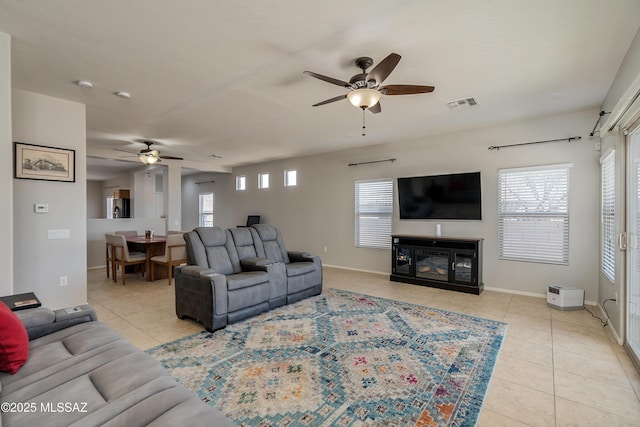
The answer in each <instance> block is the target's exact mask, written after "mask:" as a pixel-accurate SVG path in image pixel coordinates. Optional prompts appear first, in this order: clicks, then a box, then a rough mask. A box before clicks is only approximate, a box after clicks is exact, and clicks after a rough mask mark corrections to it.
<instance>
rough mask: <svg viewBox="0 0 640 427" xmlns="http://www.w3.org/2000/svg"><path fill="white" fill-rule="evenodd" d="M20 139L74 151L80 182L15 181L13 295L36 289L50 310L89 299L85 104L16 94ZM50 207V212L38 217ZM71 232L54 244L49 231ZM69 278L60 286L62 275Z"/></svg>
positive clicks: (15, 126) (15, 124) (16, 125)
mask: <svg viewBox="0 0 640 427" xmlns="http://www.w3.org/2000/svg"><path fill="white" fill-rule="evenodd" d="M12 112H13V139H14V140H15V141H20V142H26V143H32V144H39V145H47V146H53V147H60V148H68V149H73V150H75V154H76V158H75V161H76V164H75V173H76V181H75V182H73V183H70V182H53V181H39V180H38V181H35V180H26V179H16V180H13V191H14V197H13V203H14V206H13V211H14V234H15V236H16V237H15V242H14V256H15V260H14V268H15V281H14V289H13V290H14V292H15V293H21V292H29V291H34V292H35V293H36V295H37V296H38V297H39V298H40V300H41V301H42V303H43V304H44V305H46V306H48V307H51V308H59V307H65V306H70V305H75V304H82V303H86V301H87V261H86V260H87V258H86V257H87V255H86V251H87V232H86V223H87V221H86V219H87V209H86V197H87V193H86V182H87V181H86V125H85V106H84V105H83V104H78V103H76V102H71V101H65V100H62V99H57V98H52V97H49V96H45V95H40V94H36V93H32V92H26V91H22V90H18V89H14V90H13V99H12ZM35 203H47V204H48V205H49V213H46V214H36V213H34V208H33V206H34V204H35ZM58 229H67V230H70V235H71V238H70V239H61V240H49V239H48V237H47V235H48V233H47V231H48V230H58ZM62 276H66V277H67V278H68V285H67V286H60V285H59V283H60V277H62Z"/></svg>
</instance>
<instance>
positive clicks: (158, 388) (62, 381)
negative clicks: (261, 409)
mask: <svg viewBox="0 0 640 427" xmlns="http://www.w3.org/2000/svg"><path fill="white" fill-rule="evenodd" d="M16 313H17V314H18V316H19V317H20V319H21V320H22V323H23V324H24V325H25V327H26V330H27V333H28V337H29V339H30V341H29V350H28V359H27V362H26V363H25V364H24V365H23V366H22V367H20V368H19V370H18V372H16V373H14V374H13V375H11V374H9V373H4V372H0V402H1V403H2V408H0V426H3V427H11V426H71V425H73V426H78V427H80V426H98V425H100V426H102V425H106V426H123V427H124V426H127V427H130V426H176V425H184V426H197V425H214V426H232V425H233V423H231V422H230V421H229V420H227V419H226V418H225V417H224V415H223V414H222V413H221V412H219V411H218V410H216V409H215V408H213V407H212V406H209V405H207V404H206V403H204V402H202V401H201V400H200V399H199V398H198V397H197V396H196V395H195V394H193V393H192V392H191V391H189V390H187V389H186V388H184V387H183V386H181V385H180V384H178V382H177V381H176V380H175V379H174V378H173V377H171V376H170V375H169V373H168V372H167V371H166V370H165V369H164V368H163V367H162V366H160V364H159V363H158V362H156V361H155V360H154V359H153V358H151V357H150V356H149V355H147V354H145V353H144V352H142V351H141V350H138V349H137V348H136V347H134V346H133V345H132V344H131V343H130V342H129V341H127V340H126V339H124V338H122V337H121V336H120V335H118V334H117V333H116V332H115V331H113V330H112V329H110V328H109V327H107V326H106V325H105V324H104V323H101V322H99V321H97V320H96V316H95V312H94V311H93V309H92V308H91V307H90V306H88V305H83V306H78V307H72V308H70V309H61V310H56V311H51V310H48V309H45V308H36V309H28V310H23V311H19V312H16Z"/></svg>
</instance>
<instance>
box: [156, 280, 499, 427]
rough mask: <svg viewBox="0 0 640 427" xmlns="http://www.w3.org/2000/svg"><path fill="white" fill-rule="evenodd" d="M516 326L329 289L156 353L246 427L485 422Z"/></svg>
mask: <svg viewBox="0 0 640 427" xmlns="http://www.w3.org/2000/svg"><path fill="white" fill-rule="evenodd" d="M506 329H507V324H505V323H502V322H497V321H493V320H487V319H481V318H477V317H473V316H468V315H464V314H458V313H452V312H448V311H443V310H437V309H433V308H429V307H422V306H418V305H412V304H407V303H403V302H399V301H393V300H388V299H384V298H377V297H373V296H367V295H362V294H356V293H352V292H347V291H342V290H336V289H328V290H325V291H324V292H323V294H322V295H319V296H317V297H313V298H309V299H306V300H303V301H301V302H298V303H296V304H292V305H289V306H285V307H281V308H279V309H276V310H272V311H270V312H268V313H265V314H263V315H261V316H258V317H255V318H252V319H249V320H246V321H244V322H240V323H237V324H234V325H230V326H228V327H227V328H225V329H223V330H220V331H216V332H215V333H208V332H201V333H197V334H194V335H191V336H188V337H185V338H182V339H179V340H177V341H174V342H171V343H167V344H164V345H162V346H159V347H156V348H154V349H152V350H149V351H148V352H149V353H150V354H151V355H152V356H153V357H154V358H155V359H156V360H158V361H159V362H160V363H161V364H162V365H164V366H165V368H167V369H168V370H169V371H170V372H171V373H172V375H173V376H174V377H175V378H177V379H178V381H179V382H180V383H182V384H183V385H185V386H186V387H187V388H189V389H191V390H192V391H193V392H194V393H196V394H197V395H198V396H199V397H200V398H201V399H203V400H204V401H206V402H208V403H210V404H211V405H213V406H215V407H217V408H218V409H220V410H221V411H222V412H223V413H224V414H225V415H226V416H227V417H229V418H230V419H231V420H233V421H234V422H236V423H237V424H238V425H240V426H251V427H255V426H260V427H267V426H282V427H294V426H345V427H346V426H362V425H366V426H403V427H404V426H424V427H427V426H474V425H475V424H476V422H477V420H478V416H479V414H480V410H481V409H482V404H483V401H484V397H485V394H486V391H487V388H488V386H489V380H490V379H491V375H492V373H493V369H494V366H495V363H496V359H497V357H498V353H499V351H500V347H501V345H502V341H503V338H504V335H505V333H506Z"/></svg>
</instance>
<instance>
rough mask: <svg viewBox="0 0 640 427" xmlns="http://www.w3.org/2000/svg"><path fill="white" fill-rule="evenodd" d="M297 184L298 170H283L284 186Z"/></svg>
mask: <svg viewBox="0 0 640 427" xmlns="http://www.w3.org/2000/svg"><path fill="white" fill-rule="evenodd" d="M296 185H298V171H296V170H288V171H284V186H285V187H294V186H296Z"/></svg>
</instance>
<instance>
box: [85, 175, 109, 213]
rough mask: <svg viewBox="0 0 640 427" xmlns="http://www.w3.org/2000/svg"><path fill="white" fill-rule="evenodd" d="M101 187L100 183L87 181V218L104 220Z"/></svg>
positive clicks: (102, 184)
mask: <svg viewBox="0 0 640 427" xmlns="http://www.w3.org/2000/svg"><path fill="white" fill-rule="evenodd" d="M103 187H104V182H102V181H87V218H106V211H105V209H104V204H105V203H104V202H103V200H104V199H105V197H104V195H103V191H102V189H103Z"/></svg>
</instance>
